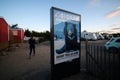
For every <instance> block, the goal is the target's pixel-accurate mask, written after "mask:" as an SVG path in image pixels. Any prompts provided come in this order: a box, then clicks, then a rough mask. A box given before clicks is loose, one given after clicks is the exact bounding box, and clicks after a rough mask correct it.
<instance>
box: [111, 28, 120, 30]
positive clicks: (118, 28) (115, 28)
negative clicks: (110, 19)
mask: <svg viewBox="0 0 120 80" xmlns="http://www.w3.org/2000/svg"><path fill="white" fill-rule="evenodd" d="M118 29H120V28H112V30H118Z"/></svg>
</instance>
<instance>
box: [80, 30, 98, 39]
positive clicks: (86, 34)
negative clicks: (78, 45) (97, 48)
mask: <svg viewBox="0 0 120 80" xmlns="http://www.w3.org/2000/svg"><path fill="white" fill-rule="evenodd" d="M81 38H83V39H88V40H97V36H96V34H95V33H92V32H81Z"/></svg>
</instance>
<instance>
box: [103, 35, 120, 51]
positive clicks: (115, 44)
mask: <svg viewBox="0 0 120 80" xmlns="http://www.w3.org/2000/svg"><path fill="white" fill-rule="evenodd" d="M105 48H106V50H107V51H108V52H110V53H120V37H115V38H114V37H113V38H111V39H110V40H109V41H108V42H107V43H106V44H105Z"/></svg>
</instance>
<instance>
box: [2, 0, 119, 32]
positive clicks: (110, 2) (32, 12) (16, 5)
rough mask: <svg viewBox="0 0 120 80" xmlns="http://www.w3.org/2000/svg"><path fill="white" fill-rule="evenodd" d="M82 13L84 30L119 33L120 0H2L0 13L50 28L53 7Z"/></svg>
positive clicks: (12, 21)
mask: <svg viewBox="0 0 120 80" xmlns="http://www.w3.org/2000/svg"><path fill="white" fill-rule="evenodd" d="M52 6H54V7H57V8H60V9H64V10H67V11H71V12H74V13H77V14H80V15H81V31H83V30H86V31H88V32H108V33H118V32H119V33H120V0H0V16H1V17H3V18H4V19H5V20H6V22H7V23H8V24H9V25H13V24H18V26H19V27H20V28H23V29H24V30H25V29H29V30H34V31H37V32H43V31H46V30H48V31H50V8H51V7H52Z"/></svg>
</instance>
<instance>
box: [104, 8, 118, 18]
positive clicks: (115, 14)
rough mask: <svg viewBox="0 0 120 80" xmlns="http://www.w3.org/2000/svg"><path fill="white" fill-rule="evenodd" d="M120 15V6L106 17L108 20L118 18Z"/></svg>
mask: <svg viewBox="0 0 120 80" xmlns="http://www.w3.org/2000/svg"><path fill="white" fill-rule="evenodd" d="M119 14H120V6H119V7H117V8H116V9H115V10H113V11H111V12H109V13H108V14H106V15H105V16H106V17H107V18H112V17H114V16H117V15H119Z"/></svg>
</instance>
